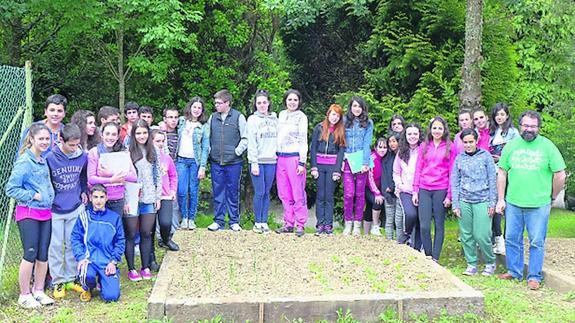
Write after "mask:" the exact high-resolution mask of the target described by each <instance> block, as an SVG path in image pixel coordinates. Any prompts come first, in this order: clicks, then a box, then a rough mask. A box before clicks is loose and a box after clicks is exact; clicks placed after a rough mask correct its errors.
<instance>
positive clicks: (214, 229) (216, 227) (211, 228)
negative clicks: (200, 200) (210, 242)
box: [208, 222, 220, 231]
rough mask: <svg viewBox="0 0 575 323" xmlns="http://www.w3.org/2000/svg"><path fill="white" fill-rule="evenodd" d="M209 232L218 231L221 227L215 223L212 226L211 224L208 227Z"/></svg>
mask: <svg viewBox="0 0 575 323" xmlns="http://www.w3.org/2000/svg"><path fill="white" fill-rule="evenodd" d="M208 230H210V231H218V230H220V225H219V224H217V223H216V222H214V223H212V224H210V225H209V226H208Z"/></svg>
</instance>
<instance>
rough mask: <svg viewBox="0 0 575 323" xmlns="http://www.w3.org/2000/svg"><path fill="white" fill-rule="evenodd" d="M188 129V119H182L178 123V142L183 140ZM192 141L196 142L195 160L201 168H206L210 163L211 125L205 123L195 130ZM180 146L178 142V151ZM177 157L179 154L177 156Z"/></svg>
mask: <svg viewBox="0 0 575 323" xmlns="http://www.w3.org/2000/svg"><path fill="white" fill-rule="evenodd" d="M185 128H186V119H184V117H180V119H179V122H178V140H181V138H182V136H183V132H184V129H185ZM192 141H193V142H194V159H195V160H196V162H199V163H200V167H204V168H206V164H207V163H208V155H209V153H210V125H209V123H207V122H206V123H204V124H203V125H201V127H196V128H194V132H193V134H192ZM179 147H180V145H179V142H178V149H179ZM176 156H177V154H176Z"/></svg>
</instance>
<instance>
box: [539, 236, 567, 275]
mask: <svg viewBox="0 0 575 323" xmlns="http://www.w3.org/2000/svg"><path fill="white" fill-rule="evenodd" d="M543 267H544V268H546V267H547V268H550V269H555V270H557V271H559V272H561V273H563V274H566V275H569V276H571V277H575V239H567V238H553V239H547V240H546V241H545V262H544V263H543Z"/></svg>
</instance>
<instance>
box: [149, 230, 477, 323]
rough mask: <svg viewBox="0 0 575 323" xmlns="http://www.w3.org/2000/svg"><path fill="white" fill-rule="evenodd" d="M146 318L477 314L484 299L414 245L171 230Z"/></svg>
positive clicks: (364, 239) (273, 318)
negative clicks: (171, 246) (343, 312)
mask: <svg viewBox="0 0 575 323" xmlns="http://www.w3.org/2000/svg"><path fill="white" fill-rule="evenodd" d="M175 240H176V241H177V242H178V243H179V245H180V248H181V251H179V252H169V253H168V254H167V255H166V257H165V258H164V262H163V264H162V269H161V271H160V273H159V275H158V279H157V281H156V285H155V287H154V290H153V292H152V295H151V296H150V300H149V306H148V314H149V317H148V318H149V319H162V318H163V317H164V316H167V317H168V318H169V319H172V320H173V321H187V320H198V319H210V318H212V317H214V316H216V315H218V314H219V315H222V316H223V317H224V318H225V319H226V320H228V319H231V320H236V321H244V320H260V321H261V320H265V321H270V322H271V321H276V320H278V319H282V318H288V319H296V318H300V317H301V318H303V319H304V320H306V321H307V320H312V319H321V318H327V319H330V318H332V319H335V318H336V317H337V316H336V315H337V314H336V312H337V310H338V309H340V308H341V309H350V310H352V311H353V313H354V317H355V318H356V319H361V318H363V319H364V320H372V319H376V318H377V316H378V315H379V314H380V313H382V312H384V311H386V310H393V311H395V312H396V313H398V316H399V317H403V316H404V315H408V314H411V313H413V314H426V315H428V316H435V315H439V314H440V313H441V311H442V310H445V311H447V312H448V313H450V314H464V313H468V312H472V313H478V314H480V313H482V310H483V296H482V295H481V293H479V292H476V291H474V290H472V289H471V288H470V287H468V286H467V285H465V284H464V283H463V282H461V281H460V280H459V279H457V278H456V277H455V276H453V275H452V274H450V273H449V272H448V271H447V270H445V269H443V268H442V267H441V266H439V265H437V264H436V263H434V262H433V261H431V260H430V259H426V258H425V256H424V255H423V254H421V253H419V252H416V251H414V250H413V249H411V248H409V247H407V246H404V245H398V244H396V243H395V242H392V241H388V240H385V239H384V238H379V237H372V236H370V237H344V236H342V235H334V236H332V237H315V236H313V235H311V234H306V235H305V236H304V237H302V238H297V237H295V236H294V235H291V234H290V235H277V234H275V233H272V234H270V235H258V234H255V233H253V232H250V231H243V232H239V233H234V232H231V231H229V230H228V231H220V232H215V233H214V232H208V231H206V230H203V229H200V230H196V231H178V233H177V234H176V236H175ZM405 317H407V316H405Z"/></svg>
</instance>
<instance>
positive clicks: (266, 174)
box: [250, 164, 276, 223]
mask: <svg viewBox="0 0 575 323" xmlns="http://www.w3.org/2000/svg"><path fill="white" fill-rule="evenodd" d="M259 170H260V174H259V175H258V176H254V175H253V174H252V173H251V171H250V175H251V177H252V185H253V187H254V199H253V201H254V213H255V218H256V219H255V222H256V223H268V211H269V209H270V190H271V189H272V184H273V183H274V178H275V177H276V164H259Z"/></svg>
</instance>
